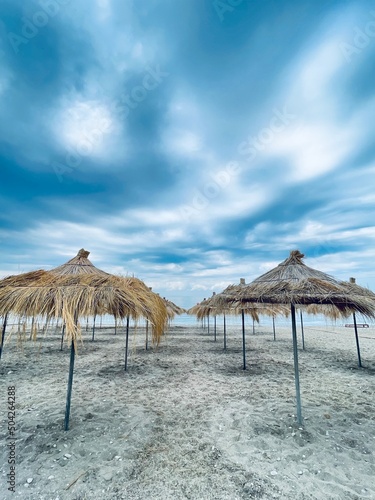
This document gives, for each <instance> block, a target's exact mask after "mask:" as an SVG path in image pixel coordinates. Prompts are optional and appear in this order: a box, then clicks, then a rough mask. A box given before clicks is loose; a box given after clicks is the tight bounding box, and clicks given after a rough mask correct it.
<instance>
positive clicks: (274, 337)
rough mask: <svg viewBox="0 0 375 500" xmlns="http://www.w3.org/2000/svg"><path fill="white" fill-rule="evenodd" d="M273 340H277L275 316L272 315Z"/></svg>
mask: <svg viewBox="0 0 375 500" xmlns="http://www.w3.org/2000/svg"><path fill="white" fill-rule="evenodd" d="M272 328H273V340H276V330H275V316H272Z"/></svg>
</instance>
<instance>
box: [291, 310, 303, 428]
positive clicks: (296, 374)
mask: <svg viewBox="0 0 375 500" xmlns="http://www.w3.org/2000/svg"><path fill="white" fill-rule="evenodd" d="M290 310H291V316H292V336H293V355H294V381H295V385H296V401H297V422H298V424H300V425H302V405H301V391H300V386H299V368H298V346H297V327H296V309H295V306H294V304H290Z"/></svg>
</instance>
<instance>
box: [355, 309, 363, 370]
mask: <svg viewBox="0 0 375 500" xmlns="http://www.w3.org/2000/svg"><path fill="white" fill-rule="evenodd" d="M353 322H354V334H355V342H356V344H357V355H358V366H359V368H362V361H361V350H360V348H359V339H358V329H357V320H356V317H355V313H353Z"/></svg>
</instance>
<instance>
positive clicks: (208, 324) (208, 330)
mask: <svg viewBox="0 0 375 500" xmlns="http://www.w3.org/2000/svg"><path fill="white" fill-rule="evenodd" d="M207 333H208V335H209V334H210V311H208V314H207Z"/></svg>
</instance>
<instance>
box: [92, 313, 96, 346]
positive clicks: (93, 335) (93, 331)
mask: <svg viewBox="0 0 375 500" xmlns="http://www.w3.org/2000/svg"><path fill="white" fill-rule="evenodd" d="M95 320H96V316H94V322H93V324H92V339H91V340H92V342H94V340H95Z"/></svg>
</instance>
